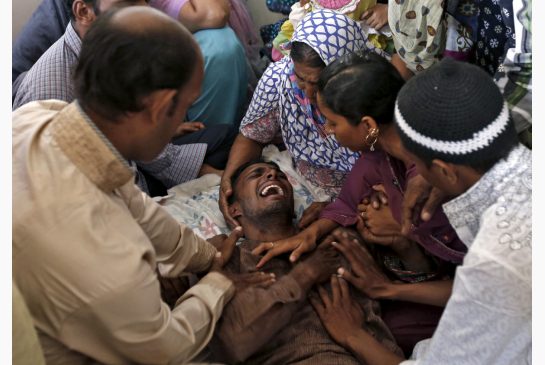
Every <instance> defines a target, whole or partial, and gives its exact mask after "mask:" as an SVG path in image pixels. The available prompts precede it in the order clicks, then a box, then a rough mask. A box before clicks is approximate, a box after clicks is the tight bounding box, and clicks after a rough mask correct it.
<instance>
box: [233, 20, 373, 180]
mask: <svg viewBox="0 0 545 365" xmlns="http://www.w3.org/2000/svg"><path fill="white" fill-rule="evenodd" d="M293 41H299V42H304V43H306V44H308V45H309V46H310V47H312V49H313V50H314V51H316V52H317V53H318V54H319V56H320V57H321V59H322V60H323V61H324V62H325V63H326V64H329V63H331V62H333V61H334V60H335V59H337V58H338V57H340V56H342V55H344V54H347V53H350V52H354V51H359V50H366V49H372V50H375V51H376V52H379V53H380V52H382V51H380V50H376V49H375V47H374V46H373V45H372V44H371V43H370V42H368V41H367V39H366V37H365V35H364V33H363V31H362V29H361V28H360V26H359V25H358V24H357V23H356V22H355V21H353V20H352V19H350V18H348V17H346V16H345V15H342V14H339V13H336V12H334V11H331V10H319V11H314V12H311V13H309V14H307V15H306V16H305V18H304V19H303V20H302V21H301V23H300V24H299V25H298V26H297V29H296V30H295V34H294V35H293V38H292V42H293ZM276 111H278V113H279V115H278V116H277V118H278V120H279V124H280V131H281V133H282V139H283V140H284V144H285V145H286V147H287V149H288V150H289V152H290V154H291V156H292V158H293V159H294V162H295V163H296V166H297V167H298V169H299V171H300V172H301V173H302V174H303V176H305V177H306V178H307V179H308V180H310V181H313V182H315V183H317V185H320V186H321V187H325V188H326V189H327V188H331V189H332V190H330V191H333V190H335V189H340V187H341V186H342V183H343V182H344V178H345V176H346V174H347V173H348V172H349V171H350V170H351V169H352V166H353V165H354V163H355V162H356V160H357V158H358V157H359V154H358V153H354V152H352V151H350V150H348V149H347V148H344V147H341V146H340V145H339V144H338V143H337V141H336V140H335V137H334V136H333V135H329V136H328V135H326V133H325V131H324V125H325V119H324V118H323V117H322V115H321V113H320V111H319V110H318V109H317V108H316V107H315V106H313V105H311V104H310V101H309V100H308V98H307V97H306V95H305V94H304V92H303V91H302V90H301V89H299V87H298V86H297V82H296V81H295V75H294V71H293V62H292V60H291V59H290V58H289V57H284V58H283V59H282V60H280V61H278V62H275V63H273V64H271V65H270V66H269V67H268V68H267V70H266V71H265V73H264V74H263V76H262V77H261V80H260V81H259V84H258V86H257V89H256V91H255V93H254V96H253V99H252V102H251V104H250V107H249V109H248V111H247V113H246V116H245V117H244V119H243V120H242V122H241V129H242V128H244V127H245V126H247V125H249V124H252V123H254V122H256V121H257V120H259V119H261V118H263V117H265V116H267V115H269V114H271V113H272V112H276ZM324 185H325V186H324Z"/></svg>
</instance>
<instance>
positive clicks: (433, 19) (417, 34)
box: [388, 0, 474, 73]
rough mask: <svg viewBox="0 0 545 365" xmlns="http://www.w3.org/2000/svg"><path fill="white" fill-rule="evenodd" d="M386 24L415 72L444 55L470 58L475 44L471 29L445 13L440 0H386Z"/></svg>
mask: <svg viewBox="0 0 545 365" xmlns="http://www.w3.org/2000/svg"><path fill="white" fill-rule="evenodd" d="M388 24H389V25H390V28H391V30H392V36H393V39H394V45H395V49H396V51H397V53H398V55H399V57H401V58H402V59H403V61H404V62H405V64H406V65H407V68H408V69H409V70H411V71H412V72H414V73H418V72H421V71H423V70H425V69H427V68H429V67H430V66H431V65H433V64H434V63H435V62H437V61H438V60H439V59H440V58H441V57H443V56H447V57H451V58H454V59H457V60H459V61H468V60H469V59H470V56H471V52H472V49H473V44H474V41H473V38H472V36H473V35H472V33H471V28H469V27H467V26H465V25H464V24H461V23H460V22H458V20H456V19H455V18H454V17H453V16H451V15H450V14H448V13H447V12H445V11H444V10H443V5H442V1H440V0H404V1H401V0H395V1H389V3H388Z"/></svg>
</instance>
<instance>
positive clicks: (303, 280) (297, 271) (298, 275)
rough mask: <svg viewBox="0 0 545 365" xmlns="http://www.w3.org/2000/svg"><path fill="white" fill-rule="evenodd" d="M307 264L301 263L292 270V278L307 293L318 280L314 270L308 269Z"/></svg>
mask: <svg viewBox="0 0 545 365" xmlns="http://www.w3.org/2000/svg"><path fill="white" fill-rule="evenodd" d="M306 266H307V264H305V262H301V263H299V264H297V265H295V267H294V268H293V269H292V270H291V272H290V274H289V275H290V276H291V277H292V278H293V280H295V282H296V283H297V284H299V286H300V287H301V290H302V291H303V292H304V293H306V292H308V291H309V290H310V288H312V286H313V285H314V282H315V281H316V280H317V279H318V278H317V275H316V274H314V273H313V270H310V269H307V267H306Z"/></svg>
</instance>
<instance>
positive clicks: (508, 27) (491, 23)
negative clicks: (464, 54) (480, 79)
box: [476, 0, 515, 75]
mask: <svg viewBox="0 0 545 365" xmlns="http://www.w3.org/2000/svg"><path fill="white" fill-rule="evenodd" d="M477 6H478V9H479V13H478V24H477V29H478V32H477V49H476V57H477V64H478V65H479V66H481V67H482V68H483V69H484V70H485V71H486V72H488V73H489V74H490V75H494V73H495V72H496V70H497V69H498V66H499V65H500V64H501V63H502V62H503V60H504V59H505V53H506V52H507V49H509V48H514V47H515V30H514V21H513V2H512V1H511V0H509V1H507V0H479V1H477Z"/></svg>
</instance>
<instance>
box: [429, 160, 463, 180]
mask: <svg viewBox="0 0 545 365" xmlns="http://www.w3.org/2000/svg"><path fill="white" fill-rule="evenodd" d="M431 169H436V171H438V172H439V174H440V175H441V177H442V178H443V181H445V182H446V183H448V184H450V185H451V186H456V185H458V184H459V182H460V176H459V175H458V170H457V169H456V167H455V166H454V165H452V164H450V163H447V162H444V161H441V160H433V161H432V162H431ZM431 169H430V170H431Z"/></svg>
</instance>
